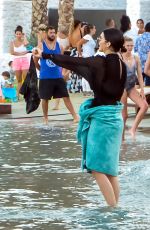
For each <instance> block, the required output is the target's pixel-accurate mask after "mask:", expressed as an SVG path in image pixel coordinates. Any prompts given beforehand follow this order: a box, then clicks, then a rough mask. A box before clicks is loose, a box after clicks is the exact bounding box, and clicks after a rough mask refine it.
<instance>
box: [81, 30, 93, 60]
mask: <svg viewBox="0 0 150 230" xmlns="http://www.w3.org/2000/svg"><path fill="white" fill-rule="evenodd" d="M83 39H84V40H87V42H86V43H84V44H83V45H82V56H83V57H91V56H93V55H94V54H95V46H96V43H95V41H94V39H93V38H92V36H91V35H90V34H86V35H85V36H84V37H83Z"/></svg>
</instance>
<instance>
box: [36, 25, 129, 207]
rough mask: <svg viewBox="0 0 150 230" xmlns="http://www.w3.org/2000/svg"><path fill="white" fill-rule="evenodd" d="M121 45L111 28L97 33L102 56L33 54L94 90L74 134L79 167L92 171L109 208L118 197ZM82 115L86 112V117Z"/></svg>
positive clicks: (122, 76)
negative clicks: (77, 76)
mask: <svg viewBox="0 0 150 230" xmlns="http://www.w3.org/2000/svg"><path fill="white" fill-rule="evenodd" d="M123 44H124V38H123V35H122V32H120V31H119V30H117V29H114V28H111V29H106V30H104V31H103V32H102V34H101V35H100V42H99V46H100V51H102V52H104V53H105V55H106V56H105V57H102V56H95V57H89V58H82V57H70V56H67V55H47V54H44V53H42V52H41V51H40V50H39V51H38V54H37V55H38V56H42V57H43V58H46V59H51V60H52V61H53V62H54V63H55V64H57V65H60V66H62V67H64V68H66V69H70V70H72V71H74V72H76V73H77V74H80V75H82V76H83V77H84V78H85V79H86V80H87V81H88V82H89V84H90V87H91V89H92V90H93V92H94V98H93V99H88V100H87V101H85V102H84V103H83V104H82V105H81V107H80V115H81V116H80V123H79V127H78V136H80V137H79V138H80V139H81V143H82V166H83V169H84V168H86V169H87V170H88V171H89V172H91V173H92V175H93V177H94V178H95V180H96V182H97V184H98V186H99V188H100V190H101V192H102V194H103V196H104V198H105V200H106V202H107V204H108V205H110V206H113V207H114V206H116V205H117V203H118V199H119V182H118V177H117V176H118V164H119V152H120V145H121V141H122V131H123V119H122V114H121V112H122V107H123V106H122V104H121V103H120V99H121V96H122V94H123V92H124V88H125V82H126V75H127V74H126V66H125V64H124V62H123V61H122V60H121V59H120V58H119V55H118V52H119V51H120V49H121V48H122V47H123ZM34 55H35V54H34ZM82 112H83V113H82ZM83 114H84V115H85V114H86V115H87V116H86V119H84V118H85V117H84V116H82V115H83ZM87 126H88V129H87ZM83 127H84V128H83ZM85 130H86V136H85ZM85 137H86V138H85Z"/></svg>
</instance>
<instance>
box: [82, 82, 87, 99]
mask: <svg viewBox="0 0 150 230" xmlns="http://www.w3.org/2000/svg"><path fill="white" fill-rule="evenodd" d="M85 81H86V80H85V79H84V78H82V91H83V96H86V82H85Z"/></svg>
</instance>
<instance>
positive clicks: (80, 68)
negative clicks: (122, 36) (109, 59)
mask: <svg viewBox="0 0 150 230" xmlns="http://www.w3.org/2000/svg"><path fill="white" fill-rule="evenodd" d="M42 58H44V59H50V60H52V61H53V62H54V63H55V64H56V65H59V66H61V67H63V68H66V69H69V70H71V71H74V72H76V73H77V74H78V75H81V76H83V77H84V78H85V79H86V80H87V81H90V79H91V78H93V77H94V75H95V73H96V71H97V70H98V69H99V70H100V69H101V68H103V67H104V58H103V57H100V56H98V57H88V58H82V57H71V56H68V55H59V54H45V53H42ZM99 78H100V76H99Z"/></svg>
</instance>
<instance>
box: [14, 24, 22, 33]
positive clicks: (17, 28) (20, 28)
mask: <svg viewBox="0 0 150 230" xmlns="http://www.w3.org/2000/svg"><path fill="white" fill-rule="evenodd" d="M17 31H19V32H21V33H22V31H23V27H22V26H20V25H19V26H17V27H16V29H15V33H16V32H17Z"/></svg>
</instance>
